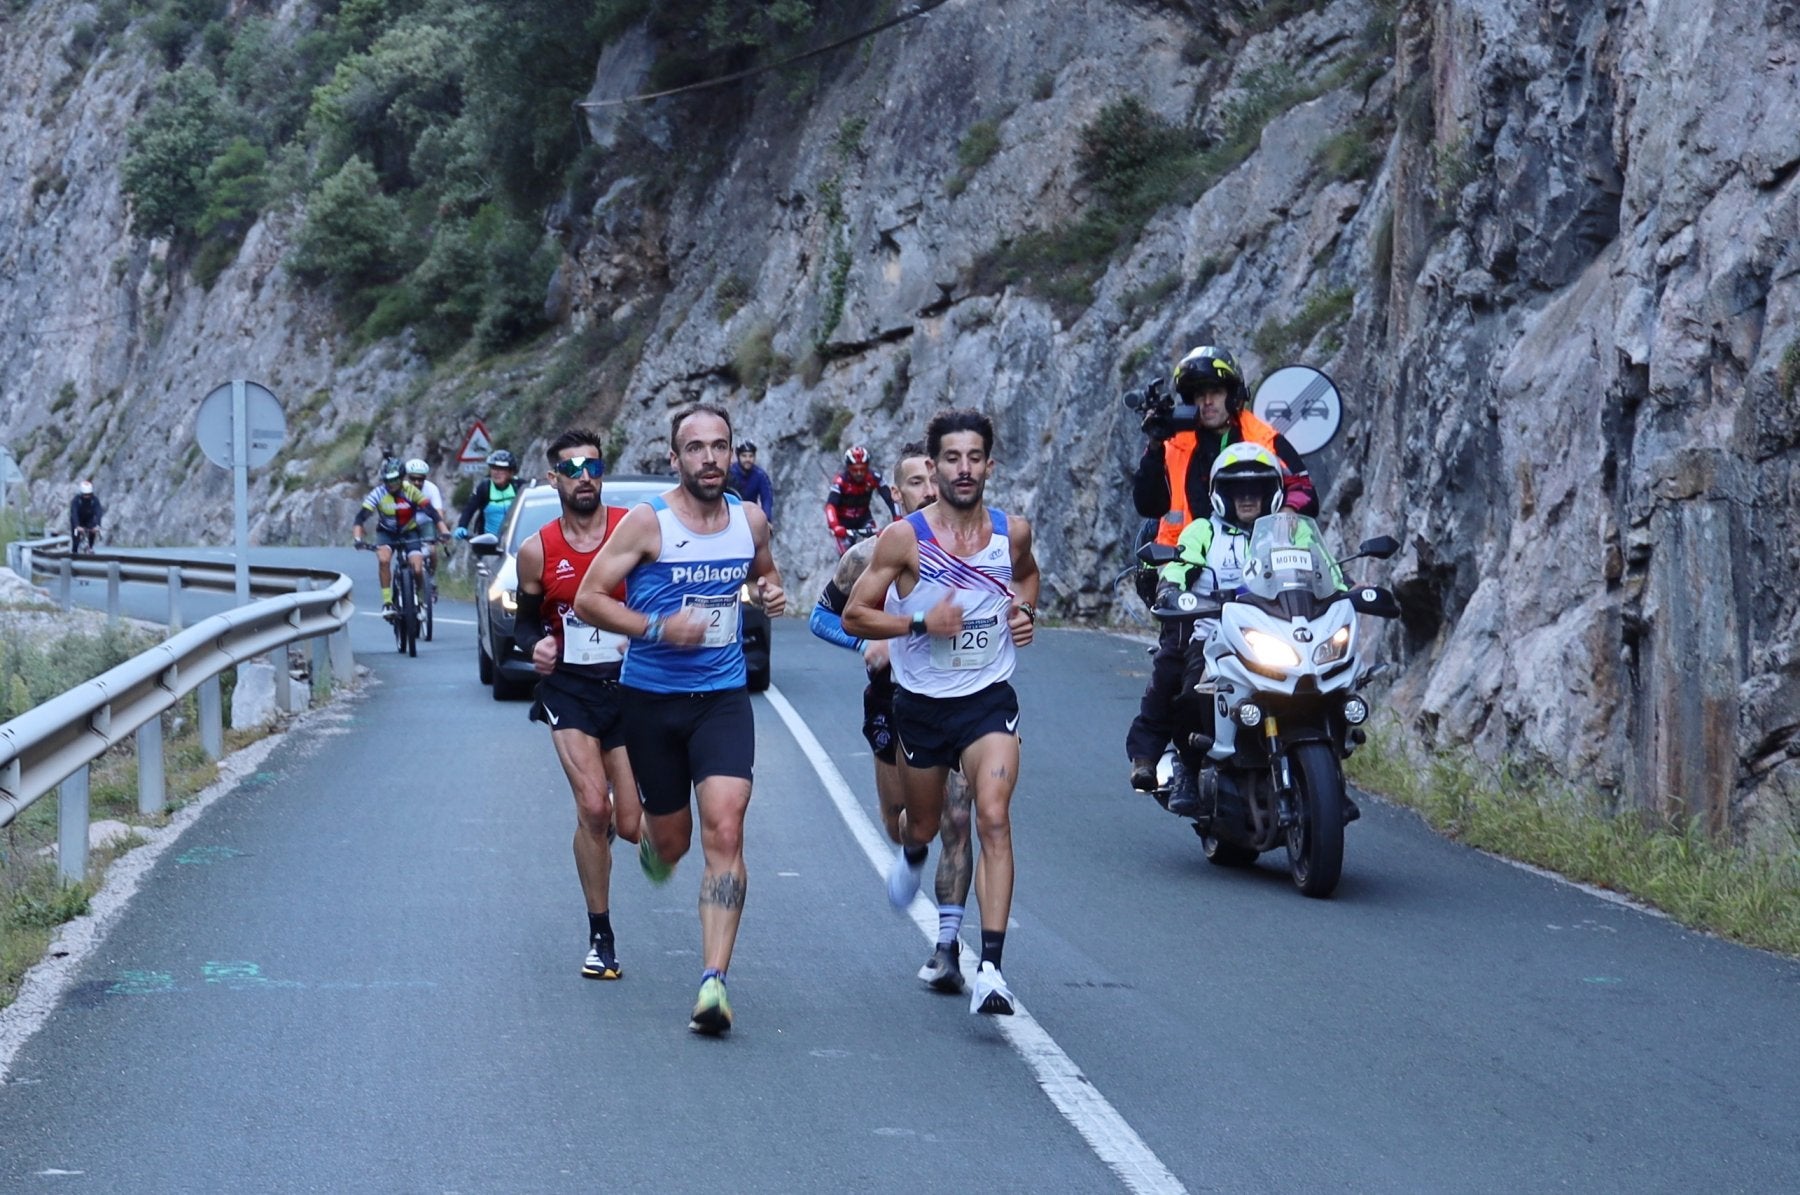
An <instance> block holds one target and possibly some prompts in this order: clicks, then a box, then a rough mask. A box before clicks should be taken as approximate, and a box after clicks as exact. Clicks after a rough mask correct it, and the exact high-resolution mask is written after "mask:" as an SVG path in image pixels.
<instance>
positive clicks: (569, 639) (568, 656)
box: [562, 611, 625, 664]
mask: <svg viewBox="0 0 1800 1195" xmlns="http://www.w3.org/2000/svg"><path fill="white" fill-rule="evenodd" d="M562 641H563V654H562V658H563V663H565V664H616V663H618V662H619V661H620V660H622V659H624V658H625V639H624V637H623V636H621V635H615V634H613V633H612V632H611V631H603V630H601V629H600V628H599V627H591V626H589V625H588V624H587V623H585V622H582V621H581V619H579V618H577V617H575V614H574V612H573V611H571V612H569V613H567V614H564V615H563V636H562Z"/></svg>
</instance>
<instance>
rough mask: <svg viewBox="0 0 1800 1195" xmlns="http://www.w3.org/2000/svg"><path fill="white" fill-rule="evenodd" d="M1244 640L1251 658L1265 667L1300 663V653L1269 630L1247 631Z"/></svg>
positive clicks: (1284, 666)
mask: <svg viewBox="0 0 1800 1195" xmlns="http://www.w3.org/2000/svg"><path fill="white" fill-rule="evenodd" d="M1244 642H1245V643H1246V644H1247V645H1248V646H1249V648H1250V655H1251V658H1252V659H1253V660H1254V661H1255V662H1256V663H1258V664H1261V665H1262V666H1263V667H1265V668H1296V667H1298V666H1299V664H1300V653H1299V652H1297V651H1295V650H1294V649H1293V647H1292V646H1291V645H1290V644H1288V643H1287V642H1285V641H1284V640H1281V639H1277V638H1276V637H1275V636H1273V635H1271V634H1269V633H1268V632H1267V631H1245V632H1244Z"/></svg>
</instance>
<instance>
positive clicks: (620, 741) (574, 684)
mask: <svg viewBox="0 0 1800 1195" xmlns="http://www.w3.org/2000/svg"><path fill="white" fill-rule="evenodd" d="M547 455H548V456H549V458H550V475H549V476H550V484H551V485H553V486H555V487H556V493H557V497H559V498H560V499H562V514H561V516H560V517H558V518H557V519H554V520H553V521H551V522H549V523H546V524H544V526H543V527H542V529H540V530H539V531H538V532H537V534H535V535H533V536H531V538H529V539H527V540H526V541H525V542H524V543H523V544H522V545H520V547H519V557H518V569H519V612H518V617H517V618H516V619H514V621H513V638H514V640H515V641H516V642H517V643H518V645H519V650H520V651H521V652H523V653H524V654H525V655H526V656H528V657H529V658H530V659H531V664H532V667H533V668H535V669H536V670H537V671H538V673H539V674H540V675H541V676H542V677H543V679H542V680H540V681H539V682H538V687H537V699H536V700H535V701H533V702H532V706H531V719H532V721H534V722H542V723H544V724H546V725H547V726H549V727H550V741H551V742H552V743H553V744H555V746H556V757H557V759H559V760H560V761H561V762H562V766H563V772H564V773H565V774H566V775H567V776H568V778H569V788H570V790H571V791H572V792H573V793H574V795H575V873H576V875H577V876H579V877H580V879H581V891H582V895H583V896H584V897H585V898H586V900H587V912H588V952H587V957H586V959H584V960H583V962H582V965H581V973H582V974H583V975H584V976H586V977H587V978H589V979H617V978H619V976H620V975H621V974H622V973H623V972H622V969H621V968H620V966H619V956H618V952H617V950H616V948H615V945H614V938H613V926H612V912H611V909H610V907H609V904H610V901H609V890H610V888H611V884H612V839H613V837H614V835H615V833H616V834H617V835H618V836H621V837H623V838H624V839H625V840H626V841H627V842H636V841H637V840H638V834H639V827H640V824H641V819H642V809H641V807H640V806H639V804H638V791H637V781H636V778H635V777H633V775H632V773H631V761H630V760H629V759H628V758H627V757H626V754H625V733H624V729H623V705H622V703H621V697H620V692H619V668H620V663H621V661H622V660H623V659H624V652H625V647H626V642H627V641H626V639H625V637H624V636H623V635H617V634H614V633H613V632H611V631H603V630H601V629H600V628H599V627H594V626H589V625H588V624H586V623H584V622H582V621H581V619H580V618H578V617H577V616H576V614H575V591H576V590H577V589H578V588H579V587H580V585H581V579H582V577H584V576H586V575H587V570H588V565H590V564H591V563H593V560H594V557H595V556H596V555H597V554H599V551H600V546H601V545H602V544H604V543H605V542H606V541H607V539H608V538H609V537H610V536H611V535H612V531H613V528H614V527H616V526H618V525H619V521H620V520H621V519H623V518H624V517H625V511H624V509H623V508H621V507H616V506H607V505H606V504H605V503H604V502H603V501H602V500H601V488H600V478H601V475H602V474H603V473H604V472H605V471H606V465H605V463H604V462H603V461H602V460H601V457H600V437H599V436H597V435H596V434H595V433H593V432H591V431H587V430H585V429H582V428H572V429H570V430H569V431H566V432H564V433H563V434H562V435H560V436H558V437H557V438H556V439H555V440H554V441H552V442H551V444H550V449H549V452H548V454H547ZM615 596H617V597H618V598H620V599H621V600H623V599H624V597H625V591H624V586H622V585H621V586H620V587H619V589H618V592H617V593H616V595H615ZM609 789H610V791H609Z"/></svg>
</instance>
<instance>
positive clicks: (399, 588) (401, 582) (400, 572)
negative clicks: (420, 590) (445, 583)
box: [394, 552, 413, 655]
mask: <svg viewBox="0 0 1800 1195" xmlns="http://www.w3.org/2000/svg"><path fill="white" fill-rule="evenodd" d="M412 596H413V592H412V570H411V569H409V568H407V567H406V559H405V557H403V556H401V555H400V554H399V553H397V552H396V553H395V554H394V650H395V651H397V652H399V653H400V654H401V655H405V654H406V642H407V639H408V637H409V636H408V630H409V628H410V627H411V625H412Z"/></svg>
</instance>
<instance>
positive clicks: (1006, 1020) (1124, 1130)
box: [763, 685, 1187, 1195]
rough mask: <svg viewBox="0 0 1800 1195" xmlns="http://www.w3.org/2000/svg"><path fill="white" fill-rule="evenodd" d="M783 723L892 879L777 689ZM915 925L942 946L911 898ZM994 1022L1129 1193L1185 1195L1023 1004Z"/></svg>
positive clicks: (879, 838)
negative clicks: (1180, 1193) (1177, 1194)
mask: <svg viewBox="0 0 1800 1195" xmlns="http://www.w3.org/2000/svg"><path fill="white" fill-rule="evenodd" d="M763 696H764V697H767V698H768V699H769V704H770V705H772V706H774V707H775V712H776V713H778V714H780V715H781V720H782V721H783V722H785V723H786V724H787V728H788V733H789V734H791V735H793V736H794V742H796V743H798V744H799V746H800V750H801V752H802V753H803V754H805V756H806V758H807V760H808V761H809V762H810V763H811V764H812V766H813V771H814V772H816V773H818V776H819V780H820V782H821V783H823V784H824V785H825V791H826V793H827V794H829V795H830V797H831V802H832V804H834V805H836V806H837V811H838V815H839V816H840V817H842V818H843V819H844V824H845V825H846V826H848V827H849V828H850V833H851V835H852V836H853V837H854V838H855V839H856V843H857V845H858V846H860V847H862V850H863V854H865V855H867V856H868V857H869V865H870V866H871V867H873V868H874V869H875V873H876V874H877V875H879V876H884V877H885V876H886V875H887V868H888V864H889V863H890V862H891V861H892V860H893V857H894V847H893V845H892V844H891V843H889V842H888V840H887V838H886V836H885V835H883V834H882V832H881V831H880V830H878V829H876V827H875V823H874V821H873V820H872V819H871V818H870V817H869V815H868V813H866V812H865V811H864V810H863V807H862V803H861V802H860V801H858V800H857V799H856V794H855V793H853V792H851V791H850V786H849V784H847V783H845V781H844V776H843V773H841V772H839V771H838V769H837V765H836V764H834V763H833V762H831V756H829V755H827V754H826V753H825V748H824V747H823V746H821V745H820V743H819V740H818V738H817V737H816V736H814V734H813V732H812V731H811V730H810V729H809V728H808V727H807V725H806V723H805V722H804V721H802V720H801V718H800V714H799V713H798V711H796V710H795V709H794V707H793V706H792V705H791V704H789V702H788V699H787V698H786V697H783V696H782V695H781V690H779V689H777V688H775V687H774V686H773V685H771V686H770V687H769V689H768V690H767V691H766V692H765V693H764V694H763ZM907 913H908V915H909V916H911V918H912V921H913V924H914V925H916V926H918V927H919V932H921V933H923V934H924V935H925V940H926V941H927V942H936V941H937V928H938V926H937V906H936V905H935V904H933V903H932V902H931V901H930V900H928V899H927V898H926V897H925V894H924V893H923V892H921V893H920V894H919V895H917V896H915V897H913V902H912V905H911V906H910V907H909V908H908V909H907ZM972 958H973V955H972V953H971V952H970V951H969V950H967V949H965V950H964V951H963V952H962V965H963V978H964V980H965V982H973V980H974V976H973V974H972V970H971V960H972ZM992 1019H993V1021H994V1023H995V1024H996V1025H998V1026H999V1027H1000V1031H1001V1032H1002V1033H1004V1034H1005V1035H1006V1039H1007V1041H1009V1042H1011V1043H1012V1047H1013V1049H1015V1050H1017V1051H1018V1052H1019V1055H1020V1057H1022V1058H1024V1060H1025V1064H1026V1065H1027V1066H1029V1067H1030V1068H1031V1071H1032V1074H1034V1075H1035V1076H1036V1077H1037V1081H1038V1086H1040V1087H1042V1088H1043V1089H1044V1094H1045V1095H1047V1096H1049V1097H1050V1102H1051V1103H1053V1104H1055V1105H1056V1108H1057V1111H1059V1112H1061V1113H1062V1114H1063V1118H1064V1119H1065V1120H1067V1121H1068V1122H1069V1123H1070V1124H1071V1125H1073V1126H1074V1128H1075V1131H1076V1132H1078V1133H1080V1134H1081V1136H1082V1138H1083V1139H1084V1140H1085V1141H1086V1142H1087V1143H1088V1145H1089V1146H1090V1147H1091V1148H1092V1149H1093V1151H1094V1153H1095V1154H1096V1155H1098V1156H1099V1158H1100V1160H1101V1161H1102V1162H1105V1163H1106V1164H1107V1166H1108V1167H1110V1168H1111V1169H1112V1172H1113V1173H1114V1174H1116V1175H1118V1176H1119V1180H1120V1181H1121V1182H1122V1183H1124V1184H1125V1187H1126V1189H1127V1190H1130V1191H1137V1192H1155V1193H1158V1195H1160V1193H1163V1192H1171V1193H1172V1192H1179V1191H1185V1190H1186V1189H1187V1188H1185V1187H1183V1186H1182V1185H1181V1181H1180V1180H1179V1179H1177V1178H1176V1177H1175V1176H1174V1175H1173V1174H1171V1173H1170V1172H1169V1168H1168V1167H1167V1166H1164V1165H1163V1163H1162V1159H1161V1158H1158V1157H1157V1156H1156V1153H1155V1151H1153V1150H1152V1149H1151V1148H1150V1146H1149V1145H1147V1144H1145V1142H1144V1139H1143V1138H1142V1137H1139V1136H1138V1135H1137V1131H1136V1130H1135V1129H1133V1128H1132V1127H1131V1126H1130V1125H1129V1124H1127V1123H1126V1121H1125V1118H1124V1117H1123V1116H1120V1115H1119V1113H1118V1110H1117V1109H1116V1108H1114V1107H1113V1106H1112V1105H1111V1104H1110V1103H1108V1102H1107V1101H1106V1097H1105V1096H1103V1095H1101V1094H1100V1091H1099V1089H1098V1088H1096V1087H1095V1086H1094V1085H1093V1083H1091V1082H1090V1081H1089V1080H1088V1077H1087V1076H1086V1075H1084V1074H1082V1073H1081V1068H1080V1067H1078V1066H1076V1065H1075V1062H1074V1060H1073V1059H1071V1058H1070V1057H1069V1056H1068V1055H1067V1054H1065V1053H1064V1052H1063V1049H1062V1047H1061V1046H1059V1045H1057V1044H1056V1040H1055V1039H1054V1038H1052V1037H1051V1036H1050V1034H1049V1033H1048V1032H1047V1031H1046V1030H1045V1029H1044V1027H1043V1026H1042V1025H1040V1024H1038V1022H1037V1021H1036V1020H1035V1019H1034V1018H1033V1017H1032V1015H1031V1014H1030V1013H1029V1012H1027V1011H1025V1006H1024V1005H1022V1004H1019V1003H1018V1002H1017V1001H1015V1002H1014V1005H1013V1015H1012V1016H1010V1017H994V1018H992Z"/></svg>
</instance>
